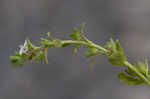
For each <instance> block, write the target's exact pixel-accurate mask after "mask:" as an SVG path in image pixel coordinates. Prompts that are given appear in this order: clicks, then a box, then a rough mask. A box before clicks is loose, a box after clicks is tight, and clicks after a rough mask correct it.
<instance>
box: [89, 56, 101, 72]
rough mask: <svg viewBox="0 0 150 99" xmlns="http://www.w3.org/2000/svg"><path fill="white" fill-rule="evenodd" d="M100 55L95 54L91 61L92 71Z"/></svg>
mask: <svg viewBox="0 0 150 99" xmlns="http://www.w3.org/2000/svg"><path fill="white" fill-rule="evenodd" d="M98 57H99V56H95V57H94V58H93V59H92V60H91V61H90V71H92V69H93V66H94V63H95V62H96V61H97V59H98Z"/></svg>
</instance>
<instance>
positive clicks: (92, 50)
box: [84, 47, 98, 57]
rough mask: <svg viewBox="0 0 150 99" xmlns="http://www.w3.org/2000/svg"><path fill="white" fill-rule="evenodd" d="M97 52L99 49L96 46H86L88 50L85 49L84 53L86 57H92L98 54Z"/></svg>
mask: <svg viewBox="0 0 150 99" xmlns="http://www.w3.org/2000/svg"><path fill="white" fill-rule="evenodd" d="M97 53H98V50H97V49H96V48H93V47H87V48H86V51H85V53H84V55H85V56H86V57H91V56H93V55H95V54H97Z"/></svg>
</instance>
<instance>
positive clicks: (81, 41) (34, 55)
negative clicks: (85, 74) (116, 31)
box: [10, 25, 150, 86]
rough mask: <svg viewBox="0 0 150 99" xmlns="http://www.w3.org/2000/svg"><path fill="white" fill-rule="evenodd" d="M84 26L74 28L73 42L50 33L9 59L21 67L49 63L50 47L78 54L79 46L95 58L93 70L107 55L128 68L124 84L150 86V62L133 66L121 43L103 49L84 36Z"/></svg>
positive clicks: (121, 75) (121, 76)
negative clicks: (66, 48)
mask: <svg viewBox="0 0 150 99" xmlns="http://www.w3.org/2000/svg"><path fill="white" fill-rule="evenodd" d="M83 33H84V25H81V27H80V29H79V30H78V29H77V28H74V29H73V33H72V34H70V35H69V37H70V38H71V39H72V40H61V39H58V38H53V37H52V36H51V35H50V33H49V32H48V33H47V36H48V37H47V38H41V39H40V44H41V46H35V45H33V44H32V43H31V42H30V40H29V39H28V38H27V39H26V40H25V42H24V45H20V46H19V47H20V50H19V51H17V52H16V54H15V56H10V60H11V62H12V64H13V66H14V67H22V66H23V65H24V64H25V63H26V62H27V61H30V60H33V59H34V60H36V61H38V62H42V61H44V62H45V63H46V64H48V59H47V54H48V49H49V48H51V47H55V48H63V47H66V46H72V45H73V46H74V49H73V52H74V53H77V49H78V47H79V46H85V47H86V50H85V53H84V55H85V56H86V57H87V58H92V59H91V63H90V68H92V66H93V64H94V62H95V61H96V60H97V59H98V57H99V56H100V55H106V56H107V57H108V61H109V62H110V63H111V64H113V65H116V66H120V67H121V66H125V67H126V69H125V70H124V72H120V73H119V74H118V78H119V79H120V81H121V82H123V83H126V84H128V85H139V84H147V85H148V86H150V71H149V68H148V67H149V66H148V60H147V59H146V60H145V62H137V63H130V62H128V61H127V58H126V56H125V54H124V51H123V48H122V47H121V45H120V43H119V41H118V40H113V39H110V40H109V41H108V42H107V43H106V44H105V46H104V47H102V46H100V45H97V44H95V43H93V42H92V41H90V40H88V39H87V38H86V37H85V36H84V35H83Z"/></svg>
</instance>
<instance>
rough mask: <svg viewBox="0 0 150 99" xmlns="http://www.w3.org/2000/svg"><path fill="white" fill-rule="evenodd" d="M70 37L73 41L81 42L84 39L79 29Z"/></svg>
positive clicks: (75, 29)
mask: <svg viewBox="0 0 150 99" xmlns="http://www.w3.org/2000/svg"><path fill="white" fill-rule="evenodd" d="M69 36H70V37H71V38H72V39H74V40H81V39H82V37H81V34H80V32H79V31H78V29H77V28H74V30H73V33H72V34H70V35H69Z"/></svg>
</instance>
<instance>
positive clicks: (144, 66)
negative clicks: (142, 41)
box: [135, 59, 149, 76]
mask: <svg viewBox="0 0 150 99" xmlns="http://www.w3.org/2000/svg"><path fill="white" fill-rule="evenodd" d="M135 66H136V67H137V69H138V70H139V71H140V72H141V73H142V74H144V75H145V76H147V75H148V71H149V69H148V67H149V66H148V61H147V59H146V60H145V63H142V62H138V63H137V64H135Z"/></svg>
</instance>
